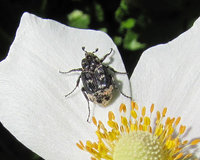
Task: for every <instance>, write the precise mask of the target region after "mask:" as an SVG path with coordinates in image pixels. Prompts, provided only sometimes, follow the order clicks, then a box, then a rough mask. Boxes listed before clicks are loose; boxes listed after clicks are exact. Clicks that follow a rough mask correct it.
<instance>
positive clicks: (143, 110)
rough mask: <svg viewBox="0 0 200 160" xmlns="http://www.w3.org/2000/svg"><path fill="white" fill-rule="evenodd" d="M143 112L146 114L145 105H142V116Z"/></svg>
mask: <svg viewBox="0 0 200 160" xmlns="http://www.w3.org/2000/svg"><path fill="white" fill-rule="evenodd" d="M145 114H146V107H143V108H142V116H143V117H144V116H145Z"/></svg>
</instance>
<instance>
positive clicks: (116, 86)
mask: <svg viewBox="0 0 200 160" xmlns="http://www.w3.org/2000/svg"><path fill="white" fill-rule="evenodd" d="M112 81H113V85H114V87H115V89H117V90H118V91H119V93H120V94H121V95H123V96H124V97H126V98H129V99H130V100H132V97H130V96H127V95H126V94H124V93H123V92H122V91H121V89H120V88H119V87H118V85H117V84H116V83H115V81H114V79H112Z"/></svg>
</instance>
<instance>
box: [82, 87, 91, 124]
mask: <svg viewBox="0 0 200 160" xmlns="http://www.w3.org/2000/svg"><path fill="white" fill-rule="evenodd" d="M81 91H82V93H83V95H84V96H85V98H86V100H87V103H88V117H87V122H89V119H90V102H89V99H88V96H87V94H86V93H85V89H84V88H83V87H82V89H81Z"/></svg>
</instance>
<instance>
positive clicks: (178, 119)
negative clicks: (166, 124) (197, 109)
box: [175, 117, 181, 126]
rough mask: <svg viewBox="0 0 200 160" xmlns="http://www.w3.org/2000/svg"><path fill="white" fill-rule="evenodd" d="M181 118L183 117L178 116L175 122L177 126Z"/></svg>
mask: <svg viewBox="0 0 200 160" xmlns="http://www.w3.org/2000/svg"><path fill="white" fill-rule="evenodd" d="M180 120H181V117H178V118H177V119H176V122H175V125H176V126H177V125H178V124H179V122H180Z"/></svg>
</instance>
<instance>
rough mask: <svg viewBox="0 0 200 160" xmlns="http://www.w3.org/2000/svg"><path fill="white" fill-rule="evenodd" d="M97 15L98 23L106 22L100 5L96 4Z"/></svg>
mask: <svg viewBox="0 0 200 160" xmlns="http://www.w3.org/2000/svg"><path fill="white" fill-rule="evenodd" d="M95 14H96V18H97V21H98V22H103V21H104V12H103V9H102V7H101V5H100V4H98V3H96V4H95Z"/></svg>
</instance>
